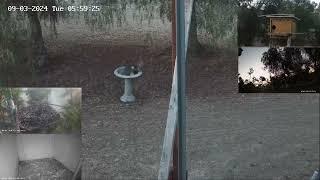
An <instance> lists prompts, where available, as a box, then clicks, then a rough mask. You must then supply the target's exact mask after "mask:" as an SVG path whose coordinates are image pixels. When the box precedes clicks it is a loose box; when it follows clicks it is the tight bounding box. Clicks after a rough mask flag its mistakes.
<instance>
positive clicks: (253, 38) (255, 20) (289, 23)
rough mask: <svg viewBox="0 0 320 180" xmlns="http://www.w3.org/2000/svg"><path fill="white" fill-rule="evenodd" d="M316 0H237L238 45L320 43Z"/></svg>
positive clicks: (301, 44) (307, 44) (319, 24)
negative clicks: (238, 6)
mask: <svg viewBox="0 0 320 180" xmlns="http://www.w3.org/2000/svg"><path fill="white" fill-rule="evenodd" d="M319 4H320V1H319V0H309V1H296V0H283V1H274V0H253V1H239V5H240V8H239V14H238V15H239V21H238V27H239V29H238V35H239V36H238V41H239V44H240V45H241V46H320V5H319Z"/></svg>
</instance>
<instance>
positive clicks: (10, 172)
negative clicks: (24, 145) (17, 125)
mask: <svg viewBox="0 0 320 180" xmlns="http://www.w3.org/2000/svg"><path fill="white" fill-rule="evenodd" d="M18 162H19V159H18V152H17V140H16V136H15V135H5V136H3V135H1V136H0V179H1V178H8V177H16V176H17V174H18Z"/></svg>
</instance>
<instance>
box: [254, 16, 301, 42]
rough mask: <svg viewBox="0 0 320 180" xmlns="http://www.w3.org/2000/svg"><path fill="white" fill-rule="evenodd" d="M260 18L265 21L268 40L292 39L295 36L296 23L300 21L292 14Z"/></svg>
mask: <svg viewBox="0 0 320 180" xmlns="http://www.w3.org/2000/svg"><path fill="white" fill-rule="evenodd" d="M260 17H265V18H266V20H267V34H268V35H269V36H270V38H288V37H292V38H294V37H295V34H297V32H296V30H297V21H299V20H300V19H299V18H297V17H295V16H294V15H293V14H268V15H262V16H260Z"/></svg>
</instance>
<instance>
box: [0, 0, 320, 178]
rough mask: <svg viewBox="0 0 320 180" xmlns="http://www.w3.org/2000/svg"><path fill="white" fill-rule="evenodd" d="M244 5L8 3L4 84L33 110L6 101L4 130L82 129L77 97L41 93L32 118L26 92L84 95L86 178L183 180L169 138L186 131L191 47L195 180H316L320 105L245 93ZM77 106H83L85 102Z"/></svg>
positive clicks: (312, 99)
mask: <svg viewBox="0 0 320 180" xmlns="http://www.w3.org/2000/svg"><path fill="white" fill-rule="evenodd" d="M177 2H183V3H184V5H185V7H184V8H182V7H181V4H178V3H177ZM236 2H237V3H238V4H243V3H249V4H251V1H243V0H237V1H234V0H224V1H221V0H184V1H174V0H161V1H158V0H148V1H145V0H134V1H133V0H108V1H106V0H50V1H48V0H41V1H40V0H33V1H18V0H15V1H10V0H0V17H1V18H0V23H2V24H6V26H1V27H0V60H1V61H0V63H1V64H0V83H1V84H0V85H1V86H2V87H22V88H18V89H21V90H22V91H23V92H22V94H24V95H21V97H23V98H25V99H26V100H24V101H23V102H24V103H22V105H19V102H20V101H17V102H15V101H16V100H15V96H14V94H15V93H16V92H12V93H9V95H10V94H12V97H13V98H11V99H13V101H11V100H10V98H9V99H8V98H7V99H8V100H7V99H6V100H5V99H3V98H2V99H3V103H2V104H3V105H2V106H3V107H4V108H5V109H8V110H7V111H4V113H2V114H3V115H2V117H3V119H4V120H2V121H1V122H2V125H1V126H3V127H7V128H4V129H15V130H21V132H26V131H27V132H32V133H33V132H52V133H56V132H66V131H67V132H69V131H70V129H71V131H73V130H75V131H76V129H78V130H79V129H80V121H78V120H74V121H73V120H71V121H67V120H64V119H77V118H76V117H78V115H79V114H77V112H79V111H75V112H73V108H72V109H71V110H66V107H69V105H70V104H72V103H71V102H70V103H69V100H67V99H68V98H67V97H70V95H67V96H66V97H63V98H60V95H61V94H59V93H56V94H59V95H55V96H54V95H53V94H52V93H50V94H49V95H48V96H45V95H42V94H46V93H42V92H41V93H40V94H41V97H43V96H44V97H45V98H44V99H45V100H43V101H40V100H38V99H39V98H38V99H37V100H36V101H35V102H37V103H31V104H33V105H32V108H28V107H30V105H29V102H28V101H29V99H30V97H29V98H27V97H28V96H30V95H27V93H26V92H27V90H29V89H30V88H23V87H81V89H82V97H83V99H82V100H83V101H82V105H81V108H82V110H81V111H82V117H83V118H82V119H83V120H82V123H81V133H82V134H81V135H82V151H81V153H82V154H81V155H82V157H83V162H82V166H81V167H82V168H81V173H82V179H97V180H100V179H121V180H122V179H123V180H131V179H157V177H159V174H160V172H163V171H166V170H167V172H168V171H170V173H168V174H170V175H168V174H167V175H168V177H165V178H163V179H170V178H171V179H177V178H175V174H176V172H174V171H176V169H177V168H176V167H174V165H175V164H176V161H175V160H177V156H176V152H177V150H176V149H175V148H174V147H175V145H176V143H177V141H175V139H177V138H176V137H177V136H175V135H174V134H175V133H172V134H171V136H170V137H169V136H166V135H168V134H166V132H167V130H168V129H169V130H170V129H174V128H175V127H177V126H176V125H177V124H174V122H177V112H176V111H177V109H178V105H177V101H176V100H177V98H176V97H177V94H178V93H177V91H176V90H177V89H178V88H177V84H178V83H177V79H178V78H176V77H177V70H175V68H176V69H177V66H175V64H179V62H181V61H182V62H183V60H181V59H179V61H176V60H175V59H176V57H177V55H178V54H179V53H180V52H181V51H180V50H181V49H182V48H180V47H181V46H182V45H181V44H184V46H185V49H186V50H187V52H185V54H184V55H186V62H187V63H186V64H187V68H186V74H185V75H184V76H183V77H185V79H186V107H187V108H186V109H185V111H186V114H187V116H186V127H187V128H186V146H187V148H186V149H187V152H186V154H185V155H186V156H185V157H186V161H187V170H188V173H187V174H188V179H196V180H197V179H248V180H249V179H252V180H256V179H257V180H260V179H290V180H291V179H292V180H301V179H308V178H310V177H311V176H312V174H313V173H314V171H315V170H317V168H318V167H319V148H318V146H319V144H318V142H319V128H318V127H319V95H318V94H316V93H313V94H311V93H310V94H267V93H266V94H239V93H238V82H237V73H238V70H237V67H238V61H237V58H238V56H237V52H238V44H237V22H238V16H237V12H238V7H237V5H238V4H237V3H236ZM252 2H258V1H252ZM264 2H266V1H264ZM25 7H28V10H27V9H26V8H25ZM29 8H31V11H30V10H29ZM32 8H35V9H34V11H32ZM46 8H48V10H46ZM177 9H178V10H183V9H184V10H185V11H184V12H185V29H183V30H184V32H185V35H186V37H185V38H182V40H181V42H180V43H177V41H176V40H177V37H180V36H178V35H179V33H181V32H177V30H176V25H177V23H178V22H177V19H178V18H176V13H177V12H178V11H176V10H177ZM270 13H271V12H270ZM288 13H289V12H288ZM295 17H298V18H299V19H301V20H302V19H304V18H302V17H301V16H300V14H295ZM262 18H265V17H262ZM308 21H309V20H308ZM179 22H180V21H179ZM301 26H302V25H297V28H299V27H301ZM179 27H180V26H179ZM297 32H298V33H300V32H301V31H297ZM303 32H304V31H303ZM296 36H298V34H297V35H296ZM183 40H185V42H183ZM294 43H295V39H294V38H292V44H294ZM178 45H179V47H178ZM244 54H245V52H244ZM180 65H181V64H180ZM311 66H313V65H310V67H311ZM179 67H181V66H179ZM249 68H251V67H249ZM311 69H312V68H310V70H311ZM246 71H247V70H246ZM246 73H247V72H246ZM175 74H176V75H175ZM180 75H181V74H180ZM179 77H180V76H179ZM266 78H267V77H266ZM7 89H8V88H7ZM9 89H11V88H9ZM31 89H33V88H31ZM35 89H38V88H35ZM40 89H41V88H40ZM45 89H47V88H45ZM49 89H51V88H49ZM52 89H55V88H52ZM62 89H65V88H62ZM66 89H68V88H66ZM14 90H15V89H14ZM52 92H55V90H52ZM35 94H37V93H35ZM53 96H54V98H53ZM6 97H7V96H6ZM9 97H11V95H10V96H9ZM19 97H20V96H19ZM55 97H56V98H57V99H59V100H56V101H52V99H56V98H55ZM72 97H73V98H75V99H76V100H75V102H77V98H76V97H78V96H77V95H76V93H75V94H72ZM73 98H71V97H70V98H69V99H73ZM31 99H32V97H31ZM60 99H61V100H60ZM63 100H65V101H63ZM12 102H13V103H12ZM60 102H61V103H60ZM12 104H14V105H12ZM40 104H42V106H39V105H40ZM52 104H54V105H52ZM28 105H29V106H28ZM56 105H59V106H56ZM60 106H61V107H62V108H61V107H60ZM12 107H17V108H12ZM63 107H64V108H63ZM78 107H79V106H78ZM15 109H16V110H15ZM20 109H22V110H24V111H23V112H21V111H20V112H19V110H20ZM76 109H77V108H76ZM15 111H16V115H17V116H13V115H12V114H13V113H14V112H15ZM34 111H36V112H34ZM70 111H71V112H70ZM27 112H28V113H27ZM39 112H46V113H45V114H46V115H45V117H46V118H41V120H40V118H39V117H41V116H40V115H38V114H41V113H39ZM64 114H68V115H64ZM20 116H24V117H25V118H24V119H25V120H24V121H23V120H20V119H23V118H21V117H20ZM33 116H36V117H37V118H36V122H37V123H35V121H31V119H32V118H31V117H33ZM74 116H75V117H74ZM59 117H60V119H62V121H59V120H54V119H56V118H58V119H59ZM22 121H23V122H25V123H22ZM63 122H65V123H63ZM66 122H70V123H66ZM172 122H173V123H172ZM170 123H172V124H173V126H171V127H170ZM172 124H171V125H172ZM21 125H23V126H22V127H21ZM17 126H18V127H17ZM35 127H41V128H35ZM27 128H28V129H27ZM1 129H3V128H2V127H1ZM22 130H23V131H22ZM28 130H30V131H28ZM180 132H181V131H180ZM2 133H4V134H5V133H6V132H2ZM6 135H8V134H6ZM18 135H26V134H18ZM0 137H1V136H0ZM168 137H169V138H171V139H172V141H170V142H168V141H167V139H168ZM166 143H167V144H169V145H170V144H171V149H169V148H166V147H168V146H166V145H167V144H166ZM1 148H2V146H1ZM1 148H0V150H1ZM67 152H68V151H67ZM167 154H168V156H163V155H167ZM51 157H54V159H55V160H57V161H59V162H61V163H62V164H63V165H64V166H65V167H67V168H68V169H69V170H71V171H73V172H74V173H75V172H77V171H76V170H74V168H70V167H69V166H67V165H66V164H64V163H63V161H60V160H59V158H55V156H54V155H53V156H51ZM41 158H42V157H41ZM43 158H48V156H43ZM163 159H166V160H169V161H168V162H167V165H168V166H163V164H161V162H162V160H163ZM22 161H24V159H22ZM173 161H175V162H173ZM0 162H1V161H0ZM45 162H46V163H47V162H48V160H46V161H45ZM51 162H52V161H51V160H50V163H49V164H51ZM55 162H56V161H55ZM35 163H37V162H35ZM43 163H44V162H43ZM23 164H25V163H23ZM31 164H34V163H30V165H31ZM52 164H57V163H52ZM39 166H40V165H39ZM39 166H38V167H39ZM43 167H47V166H44V165H43ZM61 167H62V166H61ZM72 167H75V166H72ZM12 169H14V168H12ZM50 169H52V170H53V169H56V168H50ZM26 171H27V172H31V170H30V169H28V170H26ZM69 174H70V173H69ZM8 176H9V177H10V176H13V175H11V174H6V176H5V177H8ZM25 176H27V175H25ZM53 177H55V176H53ZM31 179H32V178H31ZM57 179H59V178H57ZM160 179H161V180H162V178H160Z"/></svg>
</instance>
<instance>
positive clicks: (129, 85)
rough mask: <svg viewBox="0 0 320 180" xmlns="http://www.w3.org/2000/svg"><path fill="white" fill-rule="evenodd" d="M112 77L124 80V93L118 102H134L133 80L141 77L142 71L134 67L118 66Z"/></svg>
mask: <svg viewBox="0 0 320 180" xmlns="http://www.w3.org/2000/svg"><path fill="white" fill-rule="evenodd" d="M114 75H115V76H117V77H118V78H121V79H124V93H123V95H122V96H121V97H120V100H121V101H122V102H125V103H130V102H134V101H135V100H136V97H135V96H134V95H133V80H134V79H135V78H138V77H139V76H141V75H142V71H141V70H140V69H139V68H138V67H136V66H120V67H118V68H117V69H116V70H115V71H114Z"/></svg>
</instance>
